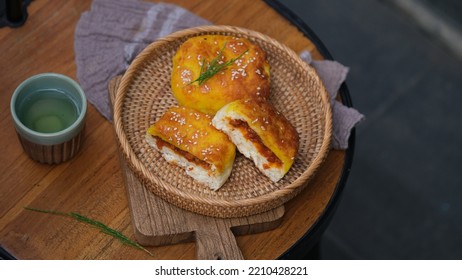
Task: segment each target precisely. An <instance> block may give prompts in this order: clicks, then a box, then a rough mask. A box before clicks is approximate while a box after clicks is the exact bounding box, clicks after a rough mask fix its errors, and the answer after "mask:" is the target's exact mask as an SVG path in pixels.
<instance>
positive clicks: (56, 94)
mask: <svg viewBox="0 0 462 280" xmlns="http://www.w3.org/2000/svg"><path fill="white" fill-rule="evenodd" d="M10 110H11V115H12V118H13V122H14V125H15V128H16V132H17V135H18V138H19V141H20V142H21V145H22V147H23V149H24V151H25V152H26V153H27V154H28V155H29V157H30V158H32V159H33V160H36V161H38V162H41V163H49V164H54V163H61V162H64V161H67V160H69V159H71V158H72V157H74V156H75V155H76V154H77V153H78V151H79V150H80V148H81V146H82V143H83V139H84V130H85V117H86V112H87V99H86V97H85V94H84V92H83V90H82V88H81V87H80V86H79V84H77V82H75V81H74V80H72V79H71V78H69V77H67V76H64V75H61V74H56V73H43V74H38V75H35V76H32V77H30V78H28V79H27V80H25V81H24V82H22V83H21V84H20V85H19V86H18V87H17V88H16V90H15V91H14V93H13V96H12V98H11V103H10Z"/></svg>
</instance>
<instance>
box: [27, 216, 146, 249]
mask: <svg viewBox="0 0 462 280" xmlns="http://www.w3.org/2000/svg"><path fill="white" fill-rule="evenodd" d="M24 209H26V210H30V211H35V212H41V213H46V214H53V215H60V216H65V217H71V218H73V219H75V220H77V221H79V222H83V223H86V224H89V225H92V226H94V227H96V228H98V229H99V230H100V231H101V232H102V233H105V234H107V235H110V236H112V237H114V238H116V239H118V240H119V241H120V242H122V244H126V245H129V246H132V247H134V248H136V249H139V250H142V251H144V252H146V253H148V254H149V255H150V256H153V254H152V253H151V252H149V251H148V250H146V249H145V248H144V247H143V246H141V245H140V244H138V243H136V242H135V241H133V240H131V239H129V238H128V237H126V236H125V235H123V234H122V233H120V232H118V231H116V230H115V229H112V228H110V227H108V226H106V225H105V224H103V223H101V222H99V221H96V220H92V219H90V218H87V217H85V216H83V215H80V214H78V213H75V212H69V213H64V212H59V211H51V210H42V209H37V208H31V207H24Z"/></svg>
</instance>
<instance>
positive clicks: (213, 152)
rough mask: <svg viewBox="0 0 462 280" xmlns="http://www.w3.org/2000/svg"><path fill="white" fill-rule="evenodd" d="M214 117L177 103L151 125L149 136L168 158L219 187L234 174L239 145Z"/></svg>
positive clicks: (216, 187) (213, 188) (197, 178)
mask: <svg viewBox="0 0 462 280" xmlns="http://www.w3.org/2000/svg"><path fill="white" fill-rule="evenodd" d="M211 120H212V117H211V116H209V115H206V114H204V113H201V112H199V111H196V110H194V109H191V108H186V107H181V106H174V107H172V108H170V109H169V110H168V111H167V112H166V113H165V114H164V115H163V116H162V117H161V118H160V119H159V120H158V121H157V122H156V123H154V124H153V125H152V126H150V127H149V128H148V130H147V133H146V140H147V142H148V144H149V145H150V146H151V147H153V148H154V149H156V150H157V151H159V152H160V153H161V155H162V157H163V158H164V159H165V160H166V161H167V162H169V163H173V164H176V165H178V166H180V167H182V168H183V169H184V170H185V172H186V174H187V175H189V176H191V177H192V178H193V179H195V180H196V181H197V182H199V183H201V184H204V185H206V186H208V187H209V188H210V189H212V190H218V189H219V188H220V187H221V186H222V185H223V184H224V183H225V182H226V180H227V179H228V177H229V176H230V174H231V170H232V166H233V162H234V158H235V155H236V147H235V146H234V144H233V143H232V142H231V141H230V140H229V138H228V137H227V136H226V135H225V134H224V133H222V132H221V131H219V130H217V129H216V128H214V127H213V126H212V124H211Z"/></svg>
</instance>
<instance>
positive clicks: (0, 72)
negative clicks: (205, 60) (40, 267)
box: [0, 0, 348, 259]
mask: <svg viewBox="0 0 462 280" xmlns="http://www.w3.org/2000/svg"><path fill="white" fill-rule="evenodd" d="M164 2H171V3H174V4H178V5H180V6H182V7H184V8H186V9H189V10H190V11H192V12H194V13H196V14H197V15H199V16H201V17H203V18H205V19H207V20H209V21H211V22H213V23H215V24H226V25H235V26H240V27H245V28H249V29H253V30H256V31H259V32H262V33H265V34H267V35H269V36H271V37H273V38H275V39H277V40H279V41H280V42H282V43H284V44H286V45H287V46H289V47H290V48H292V49H293V50H294V51H296V52H300V51H302V50H305V49H306V50H309V51H311V52H312V55H313V57H314V58H315V59H322V56H321V53H320V52H319V51H318V49H317V48H316V46H315V45H314V44H313V42H312V41H310V40H309V39H308V38H307V37H306V36H304V34H303V33H302V32H300V31H299V30H298V29H297V28H296V27H295V26H294V25H292V24H291V23H290V22H289V21H288V20H287V19H285V18H284V17H283V16H281V14H280V13H278V12H277V11H276V10H274V9H273V8H272V7H270V6H269V5H268V4H267V3H265V2H263V1H246V0H221V1H213V0H198V1H185V0H183V1H182V0H173V1H164ZM90 5H91V1H90V0H68V1H52V0H41V1H32V3H31V4H30V5H29V7H28V12H29V17H28V19H27V21H26V23H25V25H24V26H22V27H20V28H14V29H12V28H2V29H0V53H1V56H0V85H1V86H0V246H1V247H3V248H4V249H5V250H6V251H8V252H9V253H10V254H11V255H12V256H13V257H15V258H18V259H152V258H155V259H194V258H195V256H196V248H195V247H196V246H195V244H194V243H193V242H188V243H182V244H177V245H169V246H160V247H150V248H148V249H149V250H150V251H151V252H152V253H153V257H151V256H149V255H147V254H146V253H144V252H143V251H140V250H137V249H134V248H132V247H129V246H127V245H123V244H121V243H120V242H119V241H117V240H115V239H114V238H112V237H110V236H108V235H105V234H102V233H101V232H99V230H97V229H95V228H93V227H91V226H87V225H85V224H82V223H79V222H76V221H74V220H72V219H68V218H66V217H61V216H51V215H46V214H41V213H35V212H31V211H27V210H25V209H24V207H25V206H30V207H36V208H42V209H54V210H59V211H63V212H78V213H80V214H83V215H85V216H87V217H90V218H93V219H96V220H99V221H101V222H103V223H105V224H106V225H108V226H110V227H112V228H114V229H116V230H118V231H120V232H122V233H123V234H125V235H126V236H128V237H129V238H132V239H133V238H134V233H133V228H132V224H131V216H130V210H129V207H128V201H127V193H126V190H125V185H124V180H123V176H122V172H121V168H120V162H119V158H118V147H117V141H116V138H115V135H114V131H113V127H112V125H111V123H110V122H108V121H107V120H106V119H105V118H103V117H102V116H101V115H100V114H99V113H98V112H97V111H96V109H95V108H94V107H93V106H91V105H90V106H89V111H88V116H87V129H86V135H85V144H84V147H83V149H82V150H81V152H80V153H79V154H78V155H77V157H75V158H74V159H73V160H71V161H69V162H66V163H63V164H59V165H46V164H39V163H36V162H34V161H32V160H30V159H29V158H28V157H27V155H25V153H24V152H23V151H22V148H21V146H20V143H19V141H18V139H17V137H16V134H15V130H14V127H13V122H12V118H11V116H10V111H9V103H10V98H11V94H12V92H13V91H14V89H15V88H16V87H17V86H18V85H19V83H20V82H21V81H23V80H25V79H26V78H28V77H29V76H31V75H34V74H38V73H42V72H57V73H61V74H64V75H68V76H69V77H71V78H74V79H76V64H75V56H74V45H73V43H74V30H75V27H76V24H77V21H78V20H79V18H80V16H81V14H82V13H83V12H85V11H87V10H89V8H90ZM346 162H348V160H347V152H345V151H334V150H333V151H330V152H329V154H328V157H327V159H326V161H325V163H324V164H323V165H322V167H321V168H320V169H319V171H318V172H317V173H316V175H315V177H314V178H313V179H312V180H311V181H310V182H309V184H308V186H307V187H306V188H305V189H304V191H303V192H302V193H301V194H299V195H298V196H297V197H296V198H294V199H293V200H291V201H289V202H288V203H287V204H286V205H285V215H284V217H283V220H282V223H281V225H280V226H279V227H277V228H276V229H274V230H271V231H267V232H263V233H258V234H251V235H243V236H238V237H236V239H237V243H238V245H239V247H240V249H241V251H242V254H243V256H244V258H246V259H276V258H279V257H281V256H283V257H287V258H293V257H300V256H301V252H304V251H307V250H308V249H309V247H310V246H312V245H313V244H314V242H315V241H316V238H314V236H315V235H318V234H319V233H320V232H319V231H322V228H323V227H325V225H326V224H327V222H328V219H327V217H326V215H328V214H331V212H332V208H333V207H334V206H335V205H334V204H335V203H336V200H337V199H338V194H339V192H340V190H341V188H342V185H343V184H344V181H345V179H346V176H345V174H346V173H347V171H345V170H346V166H345V164H346ZM321 223H322V224H321ZM312 237H313V238H312ZM316 237H317V236H316ZM307 240H308V241H307Z"/></svg>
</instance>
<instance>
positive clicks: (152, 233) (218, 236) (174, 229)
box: [108, 76, 284, 259]
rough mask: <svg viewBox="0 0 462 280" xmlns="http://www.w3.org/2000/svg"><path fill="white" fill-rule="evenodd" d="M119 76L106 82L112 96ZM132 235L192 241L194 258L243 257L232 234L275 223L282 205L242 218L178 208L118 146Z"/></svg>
mask: <svg viewBox="0 0 462 280" xmlns="http://www.w3.org/2000/svg"><path fill="white" fill-rule="evenodd" d="M120 79H121V76H117V77H115V78H113V79H112V80H111V81H110V82H109V85H108V89H109V95H110V98H111V102H112V101H113V100H114V97H115V94H116V92H117V87H118V85H119V83H120ZM119 155H120V156H119V158H120V163H121V168H122V172H123V174H124V180H125V186H126V190H127V195H128V201H129V207H130V211H131V217H132V226H133V229H134V233H135V238H136V239H137V241H138V242H139V243H140V244H141V245H143V246H162V245H170V244H176V243H180V242H192V241H194V242H196V250H197V251H196V256H197V259H244V256H243V255H242V252H241V250H240V249H239V246H238V245H237V242H236V238H235V235H244V234H252V233H258V232H263V231H267V230H271V229H274V228H276V227H277V226H279V224H280V223H281V221H282V217H283V215H284V206H280V207H278V208H275V209H273V210H270V211H267V212H264V213H261V214H257V215H252V216H248V217H243V218H229V219H222V218H213V217H208V216H204V215H200V214H196V213H193V212H190V211H187V210H183V209H181V208H178V207H176V206H174V205H172V204H170V203H168V202H166V201H164V200H162V199H161V198H159V197H157V196H156V195H154V194H153V193H152V192H150V191H149V190H148V189H147V188H146V187H145V186H143V184H142V183H141V182H140V180H139V179H138V178H137V176H136V175H135V174H134V173H133V171H132V170H131V169H130V168H129V167H128V166H127V163H126V162H125V159H124V156H123V155H122V153H121V151H120V150H119Z"/></svg>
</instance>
